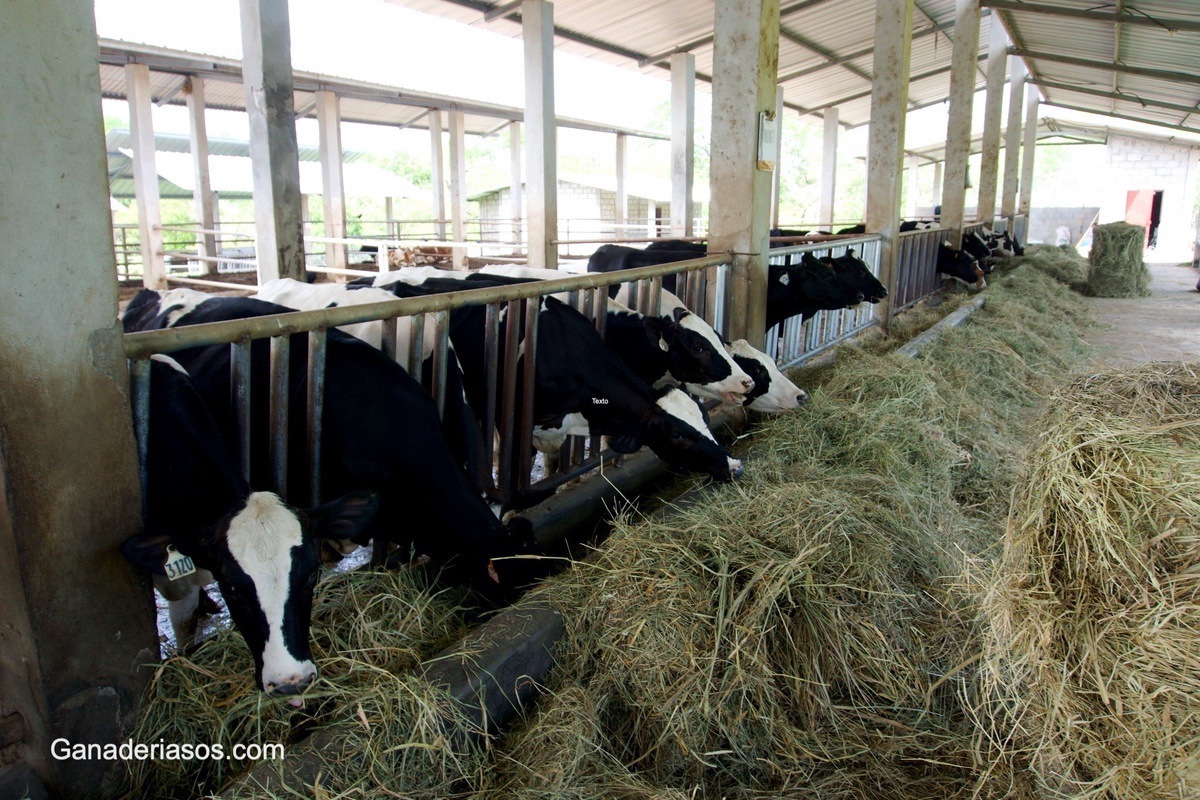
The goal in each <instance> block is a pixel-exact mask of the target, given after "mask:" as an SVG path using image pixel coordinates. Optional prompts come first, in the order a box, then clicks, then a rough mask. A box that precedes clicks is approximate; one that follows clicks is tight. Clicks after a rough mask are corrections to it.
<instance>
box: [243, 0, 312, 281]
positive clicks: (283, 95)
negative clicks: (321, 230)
mask: <svg viewBox="0 0 1200 800" xmlns="http://www.w3.org/2000/svg"><path fill="white" fill-rule="evenodd" d="M241 22H242V83H243V84H244V86H245V88H246V111H247V116H248V117H249V119H250V163H251V170H252V171H253V175H254V226H255V232H256V237H257V241H256V243H255V247H254V252H255V257H256V259H257V261H258V280H259V283H263V282H264V281H268V280H271V279H272V278H293V279H295V280H299V281H302V280H304V272H305V270H304V230H303V224H302V223H301V221H300V155H299V150H298V148H297V146H296V124H295V108H294V105H293V99H292V44H291V28H290V23H289V21H288V8H287V0H241Z"/></svg>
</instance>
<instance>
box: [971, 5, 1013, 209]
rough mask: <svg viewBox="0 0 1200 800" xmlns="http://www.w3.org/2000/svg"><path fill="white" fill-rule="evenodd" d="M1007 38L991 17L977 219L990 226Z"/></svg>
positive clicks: (998, 23) (998, 164)
mask: <svg viewBox="0 0 1200 800" xmlns="http://www.w3.org/2000/svg"><path fill="white" fill-rule="evenodd" d="M1007 48H1008V35H1007V34H1006V33H1005V32H1004V26H1003V25H1001V24H1000V19H999V18H998V17H993V18H992V24H991V36H990V38H989V40H988V60H987V99H986V100H985V102H984V107H983V144H982V148H983V154H982V160H981V162H980V167H979V203H978V205H977V208H978V211H977V213H976V215H975V216H976V218H977V219H978V220H979V221H980V222H986V223H989V224H990V223H991V221H992V217H994V216H995V215H996V184H997V180H996V177H997V171H998V170H999V167H1000V113H1001V111H1002V110H1003V107H1004V59H1005V53H1006V52H1007Z"/></svg>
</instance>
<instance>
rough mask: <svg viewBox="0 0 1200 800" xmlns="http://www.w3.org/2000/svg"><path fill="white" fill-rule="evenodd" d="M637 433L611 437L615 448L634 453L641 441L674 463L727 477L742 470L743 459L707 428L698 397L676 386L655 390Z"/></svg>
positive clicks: (727, 478)
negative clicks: (732, 455) (740, 459)
mask: <svg viewBox="0 0 1200 800" xmlns="http://www.w3.org/2000/svg"><path fill="white" fill-rule="evenodd" d="M639 428H640V430H639V432H638V434H637V435H633V436H630V435H626V436H614V437H611V439H610V441H611V443H612V446H613V449H614V450H617V451H618V452H622V453H631V452H633V451H635V450H637V449H638V447H640V446H641V445H642V444H645V445H647V446H648V447H649V448H650V449H651V450H653V451H654V453H655V455H657V456H658V457H659V458H661V459H662V460H663V461H665V462H667V463H668V464H670V465H671V466H674V467H677V468H679V469H685V470H688V471H690V472H706V473H708V474H709V475H711V476H712V477H713V478H716V479H717V480H721V481H728V480H731V479H732V478H736V477H737V476H739V475H741V474H742V462H741V461H738V460H737V459H736V458H732V457H730V455H729V452H728V451H727V450H726V449H725V448H724V447H722V446H721V445H720V444H718V443H717V440H716V438H714V437H713V435H712V431H711V430H709V428H708V415H707V414H706V413H705V412H704V409H703V408H702V407H701V406H700V404H699V403H697V402H696V400H695V398H693V397H692V396H690V395H689V394H687V393H686V392H684V391H682V390H680V389H676V388H674V387H664V388H662V389H659V390H657V391H656V392H655V395H654V404H653V405H652V406H650V408H649V409H648V410H647V411H646V414H645V416H644V417H643V419H642V421H641V425H640V426H639Z"/></svg>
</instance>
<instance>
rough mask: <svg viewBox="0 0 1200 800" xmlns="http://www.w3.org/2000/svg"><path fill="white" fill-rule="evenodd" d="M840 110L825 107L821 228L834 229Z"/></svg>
mask: <svg viewBox="0 0 1200 800" xmlns="http://www.w3.org/2000/svg"><path fill="white" fill-rule="evenodd" d="M837 145H838V110H837V108H836V107H835V108H827V109H825V138H824V145H823V147H822V150H821V228H822V229H823V230H827V231H831V230H833V199H834V194H835V192H836V191H837Z"/></svg>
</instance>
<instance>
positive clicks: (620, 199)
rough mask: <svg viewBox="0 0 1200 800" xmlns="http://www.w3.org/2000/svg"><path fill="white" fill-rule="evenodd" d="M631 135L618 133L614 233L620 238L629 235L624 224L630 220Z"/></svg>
mask: <svg viewBox="0 0 1200 800" xmlns="http://www.w3.org/2000/svg"><path fill="white" fill-rule="evenodd" d="M628 147H629V135H628V134H625V133H618V134H617V198H616V200H617V211H616V216H615V218H614V221H615V222H616V225H615V226H614V230H613V234H614V236H615V237H616V238H618V239H624V238H625V237H627V236H628V235H629V232H628V231H626V230H625V228H624V225H625V223H626V222H628V221H629V193H628V192H627V190H626V188H625V187H626V182H627V181H628V179H629V160H628Z"/></svg>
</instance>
